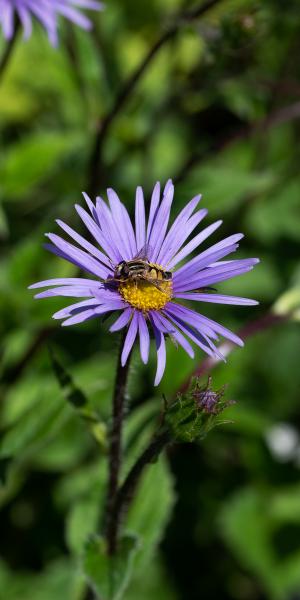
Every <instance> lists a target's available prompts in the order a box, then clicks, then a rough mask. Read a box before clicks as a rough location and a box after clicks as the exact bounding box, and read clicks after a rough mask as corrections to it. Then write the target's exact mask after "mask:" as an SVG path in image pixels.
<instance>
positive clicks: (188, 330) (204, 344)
mask: <svg viewBox="0 0 300 600" xmlns="http://www.w3.org/2000/svg"><path fill="white" fill-rule="evenodd" d="M164 314H166V315H167V316H168V318H169V319H170V320H171V322H172V323H175V324H176V325H177V327H178V328H179V329H181V331H182V332H183V333H185V334H186V335H187V336H188V337H189V338H190V339H191V340H192V341H193V342H194V343H195V344H196V345H197V346H199V347H200V348H201V349H202V350H203V351H204V352H206V354H208V355H209V356H215V352H214V350H212V348H211V347H210V344H209V343H208V340H209V338H208V337H207V336H206V335H205V334H204V332H203V330H200V328H199V327H198V328H197V327H195V325H194V323H191V326H190V325H188V324H187V322H186V321H187V319H184V318H181V317H179V316H177V315H176V314H175V312H174V311H173V310H171V309H166V310H165V311H164ZM203 329H204V328H203Z"/></svg>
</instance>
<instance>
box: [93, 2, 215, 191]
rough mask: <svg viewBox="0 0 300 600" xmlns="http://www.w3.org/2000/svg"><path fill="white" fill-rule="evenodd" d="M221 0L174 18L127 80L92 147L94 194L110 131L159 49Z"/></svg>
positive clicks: (205, 4)
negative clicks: (181, 28) (179, 30)
mask: <svg viewBox="0 0 300 600" xmlns="http://www.w3.org/2000/svg"><path fill="white" fill-rule="evenodd" d="M219 2H220V0H207V1H206V2H204V3H202V4H201V5H200V6H197V7H195V8H193V9H191V10H189V11H186V12H185V13H182V14H181V15H179V16H178V17H177V19H175V20H174V23H173V24H172V25H170V26H169V27H168V28H167V29H166V30H165V31H164V32H163V33H162V34H161V36H160V37H159V38H158V39H157V40H156V42H155V43H154V45H153V46H152V47H151V48H150V50H149V52H148V54H146V56H145V58H144V59H143V60H142V62H141V64H140V65H139V66H138V67H137V69H136V71H135V72H134V73H133V74H132V75H131V77H129V79H128V80H127V81H125V83H124V85H123V87H122V88H121V90H120V91H119V93H118V95H117V97H116V100H115V102H114V104H113V106H112V108H111V110H110V112H108V114H107V115H106V117H105V118H104V120H103V121H102V124H101V125H100V128H99V131H98V133H97V135H96V139H95V142H94V146H93V149H92V153H91V157H90V161H89V165H88V192H89V193H90V194H91V195H94V194H95V192H96V189H97V185H98V183H99V181H100V179H101V168H102V150H103V145H104V142H105V139H106V137H107V134H108V131H109V129H110V127H111V125H112V123H113V121H114V120H115V118H116V116H117V115H118V114H119V112H120V110H121V109H122V107H123V106H124V104H125V102H126V101H127V100H128V98H129V97H130V96H131V94H132V93H133V91H134V90H135V87H136V85H137V83H138V82H139V80H140V79H141V77H142V76H143V74H144V73H145V71H146V69H147V68H148V66H149V65H150V63H151V62H152V60H153V59H154V57H155V56H156V54H157V53H158V52H159V50H160V49H161V48H162V47H163V46H164V45H165V44H166V43H167V42H168V41H169V40H170V39H172V38H173V37H174V36H175V34H176V33H177V31H178V29H179V28H180V26H181V25H183V24H186V23H190V22H192V21H194V20H195V19H197V18H198V17H200V16H202V15H203V14H204V13H205V12H207V11H208V10H209V9H211V8H213V7H214V6H215V5H216V4H218V3H219Z"/></svg>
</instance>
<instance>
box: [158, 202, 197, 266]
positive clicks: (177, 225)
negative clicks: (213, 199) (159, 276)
mask: <svg viewBox="0 0 300 600" xmlns="http://www.w3.org/2000/svg"><path fill="white" fill-rule="evenodd" d="M200 200H201V194H198V195H197V196H195V198H192V200H190V201H189V202H188V204H187V205H186V206H185V207H184V208H183V209H182V210H181V211H180V213H179V215H178V216H177V217H176V219H175V221H174V223H173V225H172V227H171V228H170V230H169V232H168V234H167V235H166V237H165V239H164V242H163V244H162V247H161V249H160V253H159V256H158V260H160V261H162V262H163V263H164V264H166V262H167V260H168V259H167V258H166V254H167V253H169V251H170V247H172V244H173V243H174V239H176V238H177V237H178V235H179V234H180V233H181V232H182V228H183V227H184V226H185V225H186V223H187V221H188V220H189V218H190V217H191V215H192V214H193V212H194V210H195V208H196V207H197V206H198V204H199V202H200ZM203 210H204V209H203ZM206 214H207V211H206Z"/></svg>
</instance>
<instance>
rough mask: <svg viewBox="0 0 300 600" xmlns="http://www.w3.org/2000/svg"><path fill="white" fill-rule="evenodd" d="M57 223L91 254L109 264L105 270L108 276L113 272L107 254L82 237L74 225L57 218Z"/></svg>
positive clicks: (104, 263)
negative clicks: (71, 225)
mask: <svg viewBox="0 0 300 600" xmlns="http://www.w3.org/2000/svg"><path fill="white" fill-rule="evenodd" d="M56 223H57V225H58V226H59V227H61V229H63V231H65V232H66V233H67V234H68V235H69V236H70V237H71V238H72V239H73V240H74V241H75V242H77V244H79V245H80V246H81V247H82V248H84V249H85V250H87V252H89V254H92V256H94V257H95V258H97V260H99V261H100V262H101V263H102V264H103V265H106V266H108V268H106V269H105V271H106V277H107V275H109V273H112V268H111V265H110V263H109V260H108V258H107V256H105V254H103V252H101V251H100V250H98V248H96V247H95V246H94V245H93V244H91V243H90V242H88V241H87V240H86V239H85V238H84V237H82V235H80V234H79V233H77V231H75V230H74V229H72V227H70V226H69V225H67V224H66V223H64V222H63V221H61V220H60V219H56Z"/></svg>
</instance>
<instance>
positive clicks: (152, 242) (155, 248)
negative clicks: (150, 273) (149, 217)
mask: <svg viewBox="0 0 300 600" xmlns="http://www.w3.org/2000/svg"><path fill="white" fill-rule="evenodd" d="M173 196H174V186H173V184H172V183H171V182H170V183H169V184H167V186H166V191H165V194H164V196H163V199H162V202H161V205H160V207H159V209H158V211H157V213H156V216H155V219H154V222H153V226H152V230H151V234H150V237H149V240H148V243H149V248H150V255H149V259H150V261H152V262H156V260H157V256H158V254H159V251H160V248H161V245H162V243H163V241H164V237H165V233H166V231H167V228H168V224H169V218H170V211H171V206H172V202H173Z"/></svg>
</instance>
